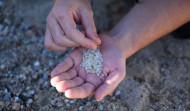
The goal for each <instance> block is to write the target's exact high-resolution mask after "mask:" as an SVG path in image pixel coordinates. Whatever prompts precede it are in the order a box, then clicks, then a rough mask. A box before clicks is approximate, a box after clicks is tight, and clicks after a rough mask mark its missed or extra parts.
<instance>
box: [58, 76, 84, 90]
mask: <svg viewBox="0 0 190 111" xmlns="http://www.w3.org/2000/svg"><path fill="white" fill-rule="evenodd" d="M83 83H84V81H83V79H82V78H80V77H75V78H74V79H73V80H64V81H60V82H58V83H57V84H56V89H57V91H59V92H65V90H67V89H70V88H74V87H78V86H80V85H82V84H83ZM75 93H76V92H75Z"/></svg>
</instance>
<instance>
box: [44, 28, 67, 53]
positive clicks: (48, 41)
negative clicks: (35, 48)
mask: <svg viewBox="0 0 190 111" xmlns="http://www.w3.org/2000/svg"><path fill="white" fill-rule="evenodd" d="M44 46H45V47H46V48H47V49H48V50H50V51H56V52H65V51H66V50H67V48H66V47H60V46H58V45H56V44H55V42H54V40H53V38H52V35H51V32H50V30H49V28H48V27H46V33H45V40H44Z"/></svg>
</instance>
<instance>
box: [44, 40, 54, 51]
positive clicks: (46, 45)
mask: <svg viewBox="0 0 190 111" xmlns="http://www.w3.org/2000/svg"><path fill="white" fill-rule="evenodd" d="M44 46H45V48H46V49H48V50H49V51H52V45H51V44H50V43H47V42H44Z"/></svg>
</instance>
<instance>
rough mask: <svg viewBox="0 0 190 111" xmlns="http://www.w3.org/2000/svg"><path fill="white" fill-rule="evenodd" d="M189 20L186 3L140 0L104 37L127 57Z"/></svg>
mask: <svg viewBox="0 0 190 111" xmlns="http://www.w3.org/2000/svg"><path fill="white" fill-rule="evenodd" d="M189 20H190V1H189V0H143V1H142V2H140V3H139V4H137V5H136V6H135V7H134V8H132V9H131V11H130V12H129V13H128V14H127V15H126V16H125V17H124V18H123V19H122V20H121V21H120V22H119V23H118V24H117V25H116V26H115V27H114V28H113V29H112V30H111V31H110V32H109V33H108V35H109V36H111V37H113V38H114V39H115V41H116V44H117V45H118V47H119V48H120V49H121V50H122V51H123V52H124V55H125V57H126V58H127V57H129V56H131V55H132V54H134V53H135V52H136V51H138V50H140V49H142V48H143V47H145V46H146V45H148V44H150V43H151V42H153V41H154V40H156V39H158V38H160V37H162V36H164V35H166V34H168V33H170V32H171V31H173V30H175V29H176V28H178V27H180V26H181V25H183V24H185V23H187V22H188V21H189Z"/></svg>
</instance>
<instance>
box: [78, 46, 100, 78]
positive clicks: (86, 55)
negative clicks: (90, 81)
mask: <svg viewBox="0 0 190 111" xmlns="http://www.w3.org/2000/svg"><path fill="white" fill-rule="evenodd" d="M81 66H82V67H84V68H85V70H86V73H96V74H97V75H98V76H99V77H100V78H101V75H100V74H101V72H102V68H103V58H102V54H101V52H100V48H99V47H98V48H97V49H96V50H92V49H88V50H87V51H84V50H83V56H82V62H81Z"/></svg>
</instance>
